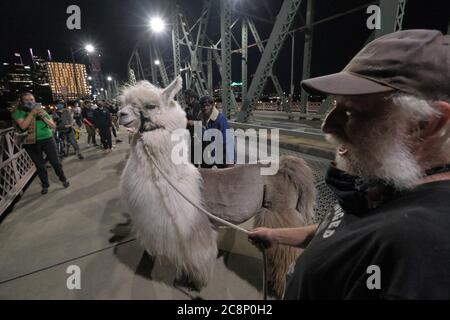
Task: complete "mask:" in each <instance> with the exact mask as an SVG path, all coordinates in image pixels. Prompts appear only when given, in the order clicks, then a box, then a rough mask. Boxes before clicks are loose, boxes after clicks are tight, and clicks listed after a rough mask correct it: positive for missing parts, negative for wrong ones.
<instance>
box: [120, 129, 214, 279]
mask: <svg viewBox="0 0 450 320" xmlns="http://www.w3.org/2000/svg"><path fill="white" fill-rule="evenodd" d="M155 134H156V132H154V133H152V135H151V137H150V136H149V135H147V134H145V133H144V135H143V140H144V142H145V144H147V146H148V150H149V151H150V152H151V154H152V158H153V159H155V160H156V161H158V166H159V167H160V168H161V169H162V170H167V171H165V172H169V173H170V176H171V177H172V179H173V181H176V183H177V187H178V188H179V189H180V191H182V192H183V194H184V195H186V196H187V197H188V199H192V200H193V201H195V202H196V204H197V205H201V199H202V197H201V190H200V187H201V183H202V182H201V176H200V173H199V172H198V170H197V169H196V168H195V167H194V166H193V165H192V164H183V165H174V164H173V163H172V161H171V160H170V158H169V159H168V155H170V154H171V150H172V146H173V142H171V139H170V134H169V133H168V132H166V131H160V132H158V133H157V134H158V135H159V136H158V137H156V136H155ZM155 141H157V145H156V144H154V143H152V142H155ZM121 190H122V194H123V195H124V196H125V197H124V198H125V199H126V200H127V205H128V207H129V208H130V214H131V217H132V220H133V226H134V230H135V232H136V236H137V239H138V240H139V242H140V243H141V244H142V245H143V246H144V247H145V248H146V249H147V250H148V251H149V252H150V253H151V254H152V255H155V256H157V257H158V258H162V259H165V260H167V261H168V262H170V263H171V264H173V265H175V266H176V269H177V271H178V273H181V272H185V273H186V274H188V275H190V277H194V279H192V280H193V281H194V282H196V284H198V285H199V286H204V285H206V283H207V282H208V279H209V277H210V275H211V272H212V268H213V266H214V260H215V259H216V257H217V239H216V238H217V234H216V232H215V230H214V229H213V228H212V226H211V224H210V222H209V220H208V218H207V217H206V216H205V215H204V214H203V213H201V212H199V211H198V209H196V208H195V207H194V206H192V205H191V204H190V203H188V202H187V201H186V200H185V199H184V198H183V197H182V196H180V195H179V194H178V193H177V192H176V191H175V190H173V188H172V187H171V186H170V185H169V184H168V182H167V181H166V180H165V179H164V177H163V176H162V175H161V173H160V172H159V171H158V169H157V168H156V167H155V166H154V165H153V163H151V161H150V159H149V158H148V155H147V154H146V153H145V149H144V146H143V143H142V141H140V140H138V141H136V145H135V146H134V147H133V148H132V151H131V154H130V157H129V159H128V162H127V165H126V167H125V170H124V172H123V174H122V184H121ZM179 275H180V274H178V276H179Z"/></svg>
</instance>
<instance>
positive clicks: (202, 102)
mask: <svg viewBox="0 0 450 320" xmlns="http://www.w3.org/2000/svg"><path fill="white" fill-rule="evenodd" d="M198 103H199V104H200V106H204V105H205V104H210V105H211V104H214V98H213V97H211V96H203V97H201V98H200V100H199V101H198Z"/></svg>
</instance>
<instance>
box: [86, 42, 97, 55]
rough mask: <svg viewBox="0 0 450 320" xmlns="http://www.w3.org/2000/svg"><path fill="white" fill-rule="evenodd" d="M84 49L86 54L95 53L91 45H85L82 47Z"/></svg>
mask: <svg viewBox="0 0 450 320" xmlns="http://www.w3.org/2000/svg"><path fill="white" fill-rule="evenodd" d="M84 49H85V50H86V51H87V52H89V53H92V52H94V51H95V48H94V46H93V45H92V44H87V45H86V46H85V47H84Z"/></svg>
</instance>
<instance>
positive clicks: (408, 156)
mask: <svg viewBox="0 0 450 320" xmlns="http://www.w3.org/2000/svg"><path fill="white" fill-rule="evenodd" d="M327 140H328V141H330V142H331V143H333V144H335V145H338V146H339V145H344V146H345V147H346V148H347V150H348V153H347V154H346V155H345V156H341V155H339V154H337V155H336V163H337V166H338V168H339V169H341V170H344V171H347V172H349V173H351V174H354V175H357V176H359V177H361V178H362V179H363V180H364V181H365V182H369V183H370V182H374V181H377V180H382V181H384V182H386V183H388V184H391V185H393V186H394V187H395V188H396V189H397V190H406V189H412V188H414V187H415V186H416V185H417V183H418V180H419V179H420V178H421V177H422V171H421V169H420V166H419V164H418V163H417V161H416V158H415V157H414V155H413V154H412V153H411V152H410V150H409V149H408V147H407V144H406V143H405V138H404V137H403V138H402V137H398V138H396V139H392V137H391V138H390V139H389V138H387V137H381V136H380V137H377V138H375V139H366V141H365V146H370V147H366V148H364V150H361V149H360V148H357V147H355V146H353V145H350V144H348V143H345V142H343V141H341V140H340V139H339V138H338V137H336V136H333V135H327Z"/></svg>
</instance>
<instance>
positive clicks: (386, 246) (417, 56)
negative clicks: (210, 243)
mask: <svg viewBox="0 0 450 320" xmlns="http://www.w3.org/2000/svg"><path fill="white" fill-rule="evenodd" d="M449 48H450V36H449V35H444V34H442V33H441V32H440V31H437V30H404V31H399V32H395V33H390V34H387V35H384V36H382V37H380V38H378V39H376V40H374V41H373V42H371V43H369V44H368V45H367V46H366V47H364V48H363V49H362V50H361V51H360V52H359V53H358V54H357V55H356V56H355V57H354V58H353V59H352V60H351V61H350V62H349V64H348V65H347V66H346V67H345V69H344V70H343V71H341V72H339V73H335V74H331V75H325V76H322V77H317V78H312V79H308V80H304V81H303V82H302V87H303V89H305V90H306V91H307V92H309V93H310V94H322V95H332V96H333V97H334V98H335V104H334V105H333V106H332V108H331V109H330V111H329V113H328V114H327V116H326V118H325V119H324V122H323V124H322V131H323V132H324V133H325V134H327V139H328V140H329V141H330V142H332V143H333V144H335V146H336V149H337V152H336V158H335V161H334V162H333V163H331V165H330V167H329V169H328V171H327V174H326V177H325V182H326V183H327V185H328V186H329V187H330V189H331V190H332V191H333V193H334V195H335V196H336V198H337V200H338V202H339V204H336V205H335V206H334V210H333V212H330V213H329V214H328V215H327V216H326V217H325V219H324V220H323V221H322V222H321V224H320V225H319V226H318V225H311V226H306V227H298V228H279V229H267V228H259V229H256V230H253V231H251V232H250V235H249V240H250V242H253V243H254V244H256V245H257V246H262V247H271V246H276V245H290V246H296V247H300V248H305V250H304V251H303V253H302V254H301V255H300V256H299V257H298V259H297V261H296V263H294V264H293V265H292V266H291V268H290V269H289V271H288V272H287V274H286V286H285V292H284V298H285V299H309V300H310V299H327V300H328V299H365V300H367V299H379V300H381V299H383V300H385V299H388V300H394V299H395V300H397V299H401V300H422V299H429V300H448V299H450V290H449V288H450V234H449V232H448V230H449V229H450V214H449V208H450V139H449V137H450V96H449V93H450V81H449V79H450V54H449V53H450V50H449Z"/></svg>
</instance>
